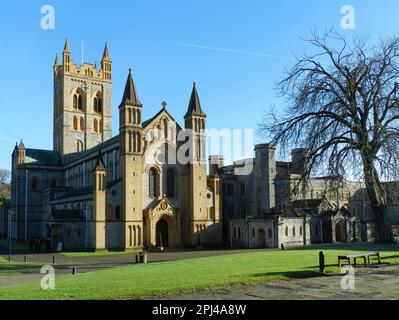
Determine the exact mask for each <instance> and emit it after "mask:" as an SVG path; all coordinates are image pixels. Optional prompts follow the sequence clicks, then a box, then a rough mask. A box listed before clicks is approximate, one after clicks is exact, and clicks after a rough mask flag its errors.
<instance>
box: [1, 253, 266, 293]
mask: <svg viewBox="0 0 399 320" xmlns="http://www.w3.org/2000/svg"><path fill="white" fill-rule="evenodd" d="M252 251H259V250H246V249H244V250H203V251H187V250H182V251H170V252H149V253H148V262H161V261H174V260H182V259H192V258H201V257H211V256H220V255H226V254H238V253H245V252H252ZM26 255H27V256H28V261H29V262H31V263H35V264H38V265H39V266H37V267H29V268H30V269H36V270H35V271H34V272H33V273H26V274H17V275H13V276H1V275H0V286H7V285H11V284H17V283H23V282H29V281H32V280H36V279H40V277H41V274H40V269H41V266H43V265H52V262H53V256H55V259H56V265H55V269H56V273H57V275H67V274H71V273H72V267H77V270H78V272H79V273H82V272H89V271H94V270H100V269H104V268H112V267H118V266H123V265H129V264H132V263H135V261H136V258H135V256H136V253H132V254H120V255H108V256H90V257H65V256H63V255H61V254H53V253H39V254H26ZM24 256H25V254H16V255H13V256H12V261H13V262H24ZM3 258H5V259H8V257H7V256H3ZM5 268H6V267H5ZM19 268H23V265H21V266H20V267H19ZM0 273H1V266H0Z"/></svg>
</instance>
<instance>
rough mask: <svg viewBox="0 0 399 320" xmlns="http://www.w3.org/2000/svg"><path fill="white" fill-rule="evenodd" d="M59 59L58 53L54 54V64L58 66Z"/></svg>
mask: <svg viewBox="0 0 399 320" xmlns="http://www.w3.org/2000/svg"><path fill="white" fill-rule="evenodd" d="M59 65H60V61H59V60H58V54H57V55H56V56H55V61H54V66H59Z"/></svg>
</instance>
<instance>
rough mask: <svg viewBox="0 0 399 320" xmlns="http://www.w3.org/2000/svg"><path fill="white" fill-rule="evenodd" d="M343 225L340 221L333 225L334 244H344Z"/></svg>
mask: <svg viewBox="0 0 399 320" xmlns="http://www.w3.org/2000/svg"><path fill="white" fill-rule="evenodd" d="M345 241H346V236H345V224H344V223H343V222H342V221H338V222H337V223H336V224H335V242H345Z"/></svg>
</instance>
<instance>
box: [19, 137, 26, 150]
mask: <svg viewBox="0 0 399 320" xmlns="http://www.w3.org/2000/svg"><path fill="white" fill-rule="evenodd" d="M18 148H19V149H25V145H24V143H23V141H22V139H21V142H20V143H19V146H18Z"/></svg>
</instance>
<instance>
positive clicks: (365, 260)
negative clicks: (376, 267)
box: [338, 252, 381, 268]
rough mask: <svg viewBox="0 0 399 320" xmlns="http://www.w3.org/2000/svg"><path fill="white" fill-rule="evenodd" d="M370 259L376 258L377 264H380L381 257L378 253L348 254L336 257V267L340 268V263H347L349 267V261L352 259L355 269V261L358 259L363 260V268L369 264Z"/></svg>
mask: <svg viewBox="0 0 399 320" xmlns="http://www.w3.org/2000/svg"><path fill="white" fill-rule="evenodd" d="M371 257H377V258H378V264H381V257H380V253H379V252H369V253H358V254H348V255H344V256H338V266H339V267H340V268H341V266H342V261H347V263H348V265H349V266H350V265H351V259H353V266H354V267H356V262H357V261H356V260H357V259H358V258H362V259H363V263H364V266H365V267H367V265H370V264H371Z"/></svg>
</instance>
